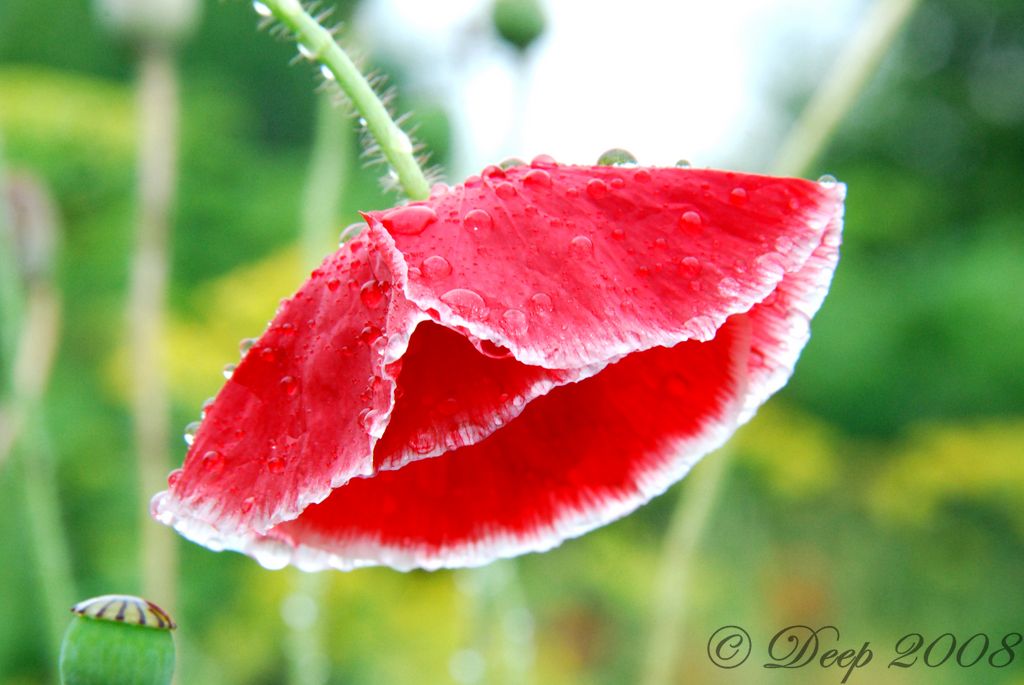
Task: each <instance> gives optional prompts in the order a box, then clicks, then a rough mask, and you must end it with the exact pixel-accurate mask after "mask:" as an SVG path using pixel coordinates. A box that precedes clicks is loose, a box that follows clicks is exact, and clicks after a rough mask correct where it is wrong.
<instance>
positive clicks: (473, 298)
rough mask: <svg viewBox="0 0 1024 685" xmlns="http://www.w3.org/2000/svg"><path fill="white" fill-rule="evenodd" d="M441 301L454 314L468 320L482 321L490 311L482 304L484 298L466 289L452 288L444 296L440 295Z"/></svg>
mask: <svg viewBox="0 0 1024 685" xmlns="http://www.w3.org/2000/svg"><path fill="white" fill-rule="evenodd" d="M441 301H442V302H444V303H445V304H446V305H448V306H449V307H451V308H452V310H453V311H454V312H455V313H457V314H459V315H461V316H463V317H466V318H470V319H483V318H485V317H486V316H487V314H488V312H489V311H490V310H489V309H488V308H487V304H486V303H485V302H484V298H482V297H480V295H479V294H478V293H476V292H475V291H473V290H468V289H466V288H453V289H452V290H449V291H448V292H446V293H445V294H444V295H441Z"/></svg>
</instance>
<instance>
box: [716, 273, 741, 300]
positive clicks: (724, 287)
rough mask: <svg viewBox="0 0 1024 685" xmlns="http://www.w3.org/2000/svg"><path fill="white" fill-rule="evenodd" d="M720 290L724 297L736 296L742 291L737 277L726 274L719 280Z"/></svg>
mask: <svg viewBox="0 0 1024 685" xmlns="http://www.w3.org/2000/svg"><path fill="white" fill-rule="evenodd" d="M718 292H719V293H720V294H721V295H723V296H724V297H735V296H736V295H738V294H739V292H740V284H739V282H737V280H736V279H735V278H729V277H728V276H726V277H725V278H723V279H722V280H720V281H719V282H718Z"/></svg>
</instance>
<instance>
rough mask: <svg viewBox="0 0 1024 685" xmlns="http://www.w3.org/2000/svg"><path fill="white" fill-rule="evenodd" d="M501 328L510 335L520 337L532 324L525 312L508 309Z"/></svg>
mask: <svg viewBox="0 0 1024 685" xmlns="http://www.w3.org/2000/svg"><path fill="white" fill-rule="evenodd" d="M501 326H502V328H504V329H505V330H506V331H507V332H508V333H509V335H513V336H519V335H522V334H523V333H525V332H526V329H528V328H529V327H530V324H529V322H528V321H527V319H526V314H524V313H523V312H521V311H519V310H518V309H506V310H505V313H504V314H502V315H501Z"/></svg>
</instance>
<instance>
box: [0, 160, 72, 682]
mask: <svg viewBox="0 0 1024 685" xmlns="http://www.w3.org/2000/svg"><path fill="white" fill-rule="evenodd" d="M8 200H9V204H8ZM8 208H10V211H8ZM57 233H58V229H57V218H56V211H55V209H54V207H53V201H52V199H51V198H50V196H49V194H48V192H47V190H46V189H45V188H44V187H43V186H42V185H41V184H40V183H39V182H37V181H36V180H35V179H33V178H31V177H27V176H25V177H21V178H18V179H14V178H9V177H8V176H7V175H6V174H5V173H4V170H3V165H2V159H0V260H2V262H3V264H2V267H0V268H2V269H3V272H4V273H3V276H2V278H0V291H2V301H3V306H4V312H3V325H4V329H5V330H4V337H5V340H4V346H5V348H9V350H10V351H8V349H5V354H4V356H3V360H4V368H3V376H4V385H3V387H4V389H5V392H3V393H2V394H0V466H2V465H3V463H4V461H5V459H6V456H7V455H8V454H10V453H12V452H13V453H16V458H15V459H14V468H15V470H16V473H17V475H20V480H21V483H22V486H23V493H24V498H25V502H24V506H25V512H26V518H27V524H28V531H27V536H26V537H27V541H28V544H29V550H28V551H29V554H30V555H31V556H32V557H34V561H35V563H36V568H37V573H36V578H37V579H38V592H39V597H40V605H41V606H42V611H41V612H40V613H41V614H42V621H43V624H44V630H45V632H46V641H47V644H46V648H47V652H48V653H49V654H50V655H52V656H53V660H52V661H51V663H52V662H55V661H56V655H57V654H58V653H59V651H60V643H61V639H62V636H63V632H64V628H65V626H66V625H67V616H68V613H67V611H68V607H69V606H70V605H71V603H72V602H73V601H74V599H75V596H76V592H75V589H74V581H73V579H72V574H71V562H70V554H69V552H68V546H67V541H66V539H65V535H64V530H63V526H62V521H61V507H60V497H59V487H58V486H59V484H58V481H57V474H56V468H55V464H54V455H53V451H52V449H51V446H50V442H49V434H48V432H47V427H46V417H45V412H44V408H43V396H44V394H45V392H46V387H47V385H48V383H49V379H50V372H51V370H52V368H53V360H54V357H55V355H56V351H57V347H58V343H59V339H60V320H61V315H60V310H61V306H60V296H59V293H58V291H57V288H56V286H55V284H54V281H53V262H54V256H53V253H54V250H55V246H56V242H57ZM8 337H9V338H10V340H8Z"/></svg>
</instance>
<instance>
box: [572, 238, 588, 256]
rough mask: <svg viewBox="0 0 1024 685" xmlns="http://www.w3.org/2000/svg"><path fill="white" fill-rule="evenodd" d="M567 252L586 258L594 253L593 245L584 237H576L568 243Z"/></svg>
mask: <svg viewBox="0 0 1024 685" xmlns="http://www.w3.org/2000/svg"><path fill="white" fill-rule="evenodd" d="M569 251H570V252H572V253H573V254H574V255H576V256H577V257H586V256H589V255H591V254H593V253H594V243H593V242H592V241H591V240H590V238H588V237H587V236H585V235H578V236H576V237H575V238H573V239H572V240H570V241H569Z"/></svg>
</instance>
